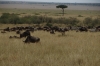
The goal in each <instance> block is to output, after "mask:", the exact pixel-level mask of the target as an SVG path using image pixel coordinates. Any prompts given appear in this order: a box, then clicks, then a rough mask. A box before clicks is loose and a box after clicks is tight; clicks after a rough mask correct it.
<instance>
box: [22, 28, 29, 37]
mask: <svg viewBox="0 0 100 66" xmlns="http://www.w3.org/2000/svg"><path fill="white" fill-rule="evenodd" d="M26 36H30V31H29V30H26V31H25V32H23V33H22V34H20V38H22V37H26Z"/></svg>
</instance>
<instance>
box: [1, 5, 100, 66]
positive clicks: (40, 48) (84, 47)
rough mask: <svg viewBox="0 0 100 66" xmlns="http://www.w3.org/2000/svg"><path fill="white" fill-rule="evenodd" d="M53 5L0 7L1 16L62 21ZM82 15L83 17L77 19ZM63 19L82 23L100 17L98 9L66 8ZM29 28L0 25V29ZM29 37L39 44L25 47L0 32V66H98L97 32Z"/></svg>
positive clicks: (41, 33) (99, 37)
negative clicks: (51, 18) (9, 14)
mask: <svg viewBox="0 0 100 66" xmlns="http://www.w3.org/2000/svg"><path fill="white" fill-rule="evenodd" d="M55 6H56V5H43V4H42V5H41V4H40V5H36V4H35V5H25V4H23V5H21V4H0V16H1V15H2V13H15V14H18V16H20V17H24V16H28V15H40V16H41V15H44V16H50V17H53V18H58V17H63V16H62V14H61V13H62V11H61V9H57V8H56V7H55ZM79 15H81V16H82V17H78V16H79ZM64 17H65V18H69V17H75V18H78V19H79V20H80V21H81V22H83V20H84V19H85V18H86V17H92V18H97V17H100V7H97V6H92V7H91V6H88V7H87V6H77V7H76V6H69V7H68V8H66V9H65V15H64ZM14 26H29V25H28V24H26V25H24V24H20V25H12V24H0V29H3V28H6V27H14ZM31 34H32V36H36V37H39V38H40V43H30V44H25V43H24V42H23V41H24V40H25V38H22V39H20V38H19V39H16V38H12V39H9V36H14V35H16V36H19V35H17V34H16V33H15V32H7V33H4V34H3V33H1V32H0V66H100V32H76V31H68V32H66V33H65V36H62V35H61V33H58V32H56V33H55V34H54V35H52V34H50V33H49V32H46V31H35V32H33V33H31Z"/></svg>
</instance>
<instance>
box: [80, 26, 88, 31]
mask: <svg viewBox="0 0 100 66" xmlns="http://www.w3.org/2000/svg"><path fill="white" fill-rule="evenodd" d="M78 30H79V31H80V32H83V31H85V32H87V31H88V29H87V28H86V27H80V28H79V29H78Z"/></svg>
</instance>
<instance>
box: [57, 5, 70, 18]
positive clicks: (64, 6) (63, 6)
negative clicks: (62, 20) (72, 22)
mask: <svg viewBox="0 0 100 66" xmlns="http://www.w3.org/2000/svg"><path fill="white" fill-rule="evenodd" d="M56 8H62V11H63V16H64V9H65V8H68V6H66V5H58V6H56Z"/></svg>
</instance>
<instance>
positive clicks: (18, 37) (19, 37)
mask: <svg viewBox="0 0 100 66" xmlns="http://www.w3.org/2000/svg"><path fill="white" fill-rule="evenodd" d="M9 38H10V39H11V38H20V37H18V36H9Z"/></svg>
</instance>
